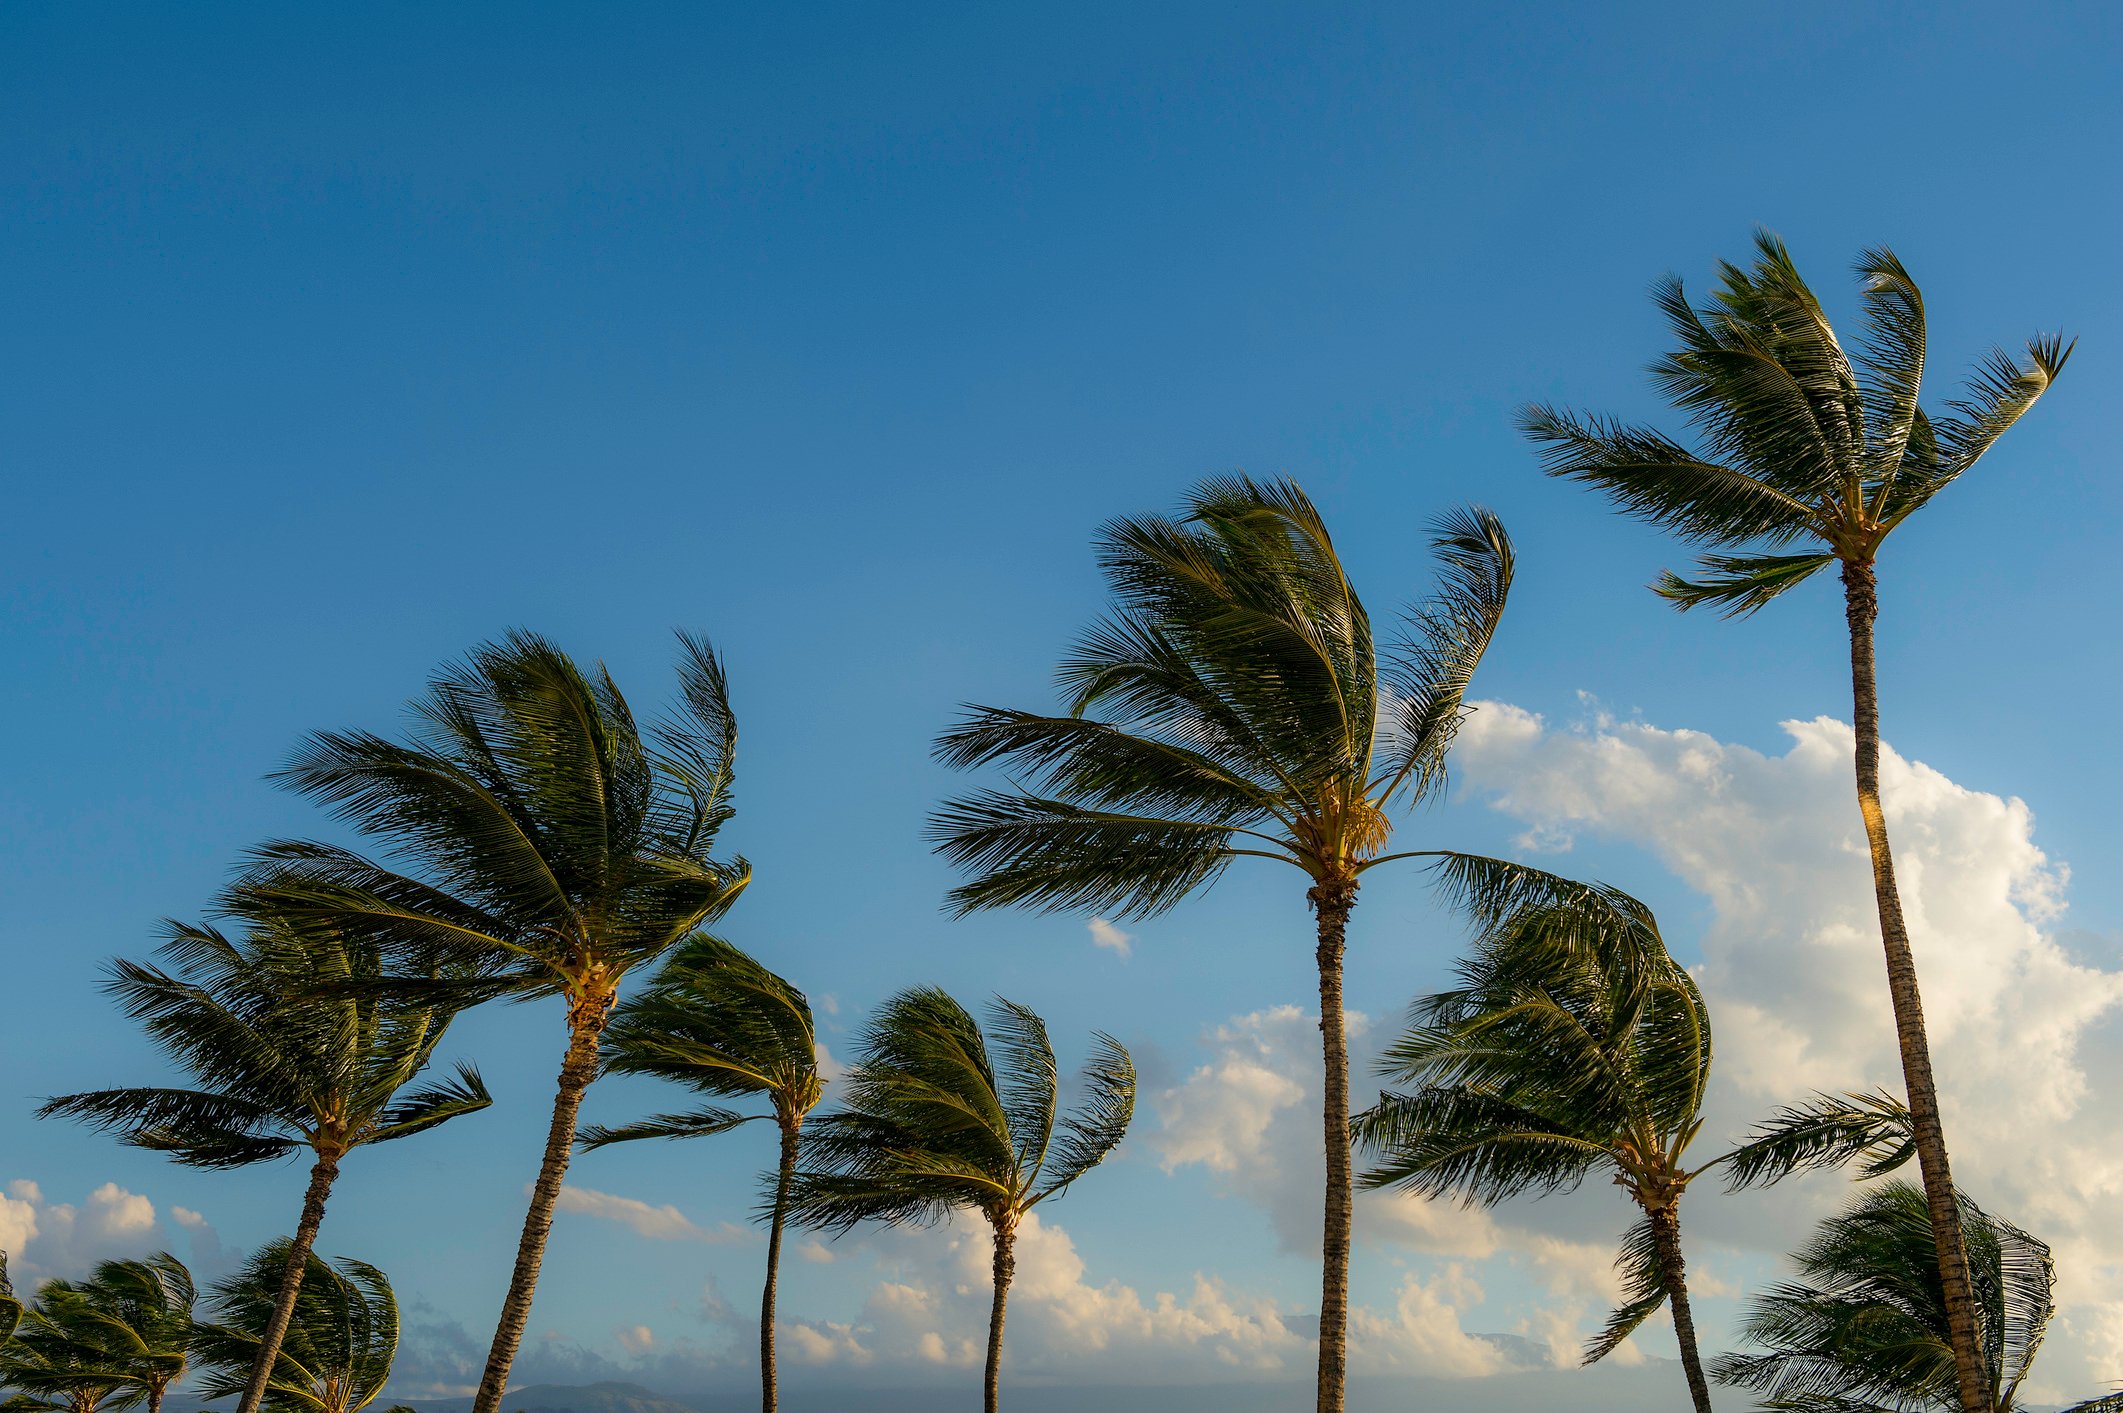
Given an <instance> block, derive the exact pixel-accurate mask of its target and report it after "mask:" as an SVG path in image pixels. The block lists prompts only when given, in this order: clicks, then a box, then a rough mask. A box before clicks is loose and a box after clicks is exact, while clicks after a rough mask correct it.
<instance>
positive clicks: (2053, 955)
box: [1458, 703, 2123, 1397]
mask: <svg viewBox="0 0 2123 1413" xmlns="http://www.w3.org/2000/svg"><path fill="white" fill-rule="evenodd" d="M1784 731H1785V732H1786V734H1787V736H1788V737H1789V738H1790V742H1791V744H1790V747H1789V748H1788V749H1787V750H1786V751H1785V752H1784V753H1783V754H1781V755H1770V754H1764V753H1762V752H1758V751H1754V750H1750V749H1748V748H1746V747H1743V746H1737V745H1733V744H1729V743H1726V742H1722V741H1719V740H1716V739H1715V738H1713V737H1710V736H1707V735H1704V734H1703V733H1700V732H1694V731H1685V730H1666V729H1662V728H1659V727H1656V726H1651V725H1646V724H1643V723H1640V722H1616V721H1613V720H1610V719H1607V718H1604V717H1601V716H1598V715H1594V716H1593V717H1592V718H1591V719H1590V720H1588V721H1586V722H1584V723H1581V724H1577V725H1572V726H1566V727H1562V728H1558V727H1555V726H1552V725H1550V724H1549V723H1548V722H1546V721H1544V720H1543V719H1542V718H1540V717H1538V716H1536V715H1534V714H1532V713H1530V712H1526V711H1523V710H1520V709H1518V708H1515V707H1511V706H1508V705H1502V704H1496V703H1487V704H1484V705H1483V708H1482V709H1481V710H1479V711H1477V712H1476V713H1475V714H1474V715H1473V716H1472V717H1471V718H1470V719H1469V721H1468V723H1467V725H1466V727H1465V729H1464V730H1463V731H1462V732H1461V735H1460V737H1459V750H1458V765H1459V769H1460V772H1461V778H1462V780H1463V781H1464V782H1465V786H1466V790H1467V791H1468V793H1469V794H1471V795H1472V796H1474V797H1476V798H1478V799H1483V800H1486V801H1487V802H1488V803H1489V804H1491V805H1492V806H1494V807H1495V808H1496V809H1498V810H1500V811H1502V812H1504V813H1505V814H1507V815H1509V816H1510V817H1511V818H1513V819H1514V820H1516V821H1518V822H1520V823H1522V824H1524V825H1525V827H1526V831H1527V832H1526V834H1525V835H1524V836H1522V838H1521V841H1520V842H1521V845H1522V847H1526V848H1529V849H1532V848H1546V849H1549V850H1555V849H1561V848H1567V847H1568V846H1569V845H1570V844H1571V843H1572V842H1573V841H1574V840H1575V839H1576V838H1578V837H1580V836H1584V837H1591V838H1597V839H1602V840H1607V841H1615V842H1622V843H1626V844H1632V845H1636V846H1639V847H1641V848H1644V849H1646V850H1648V851H1649V852H1650V853H1652V854H1653V855H1654V856H1655V857H1656V858H1657V859H1658V860H1659V861H1660V862H1661V863H1663V864H1664V865H1665V867H1666V868H1668V869H1670V870H1671V871H1672V872H1673V873H1674V874H1675V875H1677V876H1678V877H1679V878H1680V879H1681V880H1682V881H1683V882H1685V883H1686V884H1687V885H1688V886H1689V887H1691V888H1692V889H1694V890H1695V891H1697V892H1698V893H1700V894H1702V895H1703V896H1704V897H1705V898H1707V899H1708V901H1709V903H1710V915H1709V920H1708V923H1707V926H1706V927H1705V929H1704V931H1703V933H1702V936H1701V952H1702V963H1701V967H1700V973H1699V974H1700V977H1701V980H1702V984H1703V987H1704V991H1705V993H1706V995H1707V997H1708V998H1709V1000H1710V1003H1711V1006H1712V1008H1713V1010H1712V1013H1713V1017H1714V1019H1715V1022H1716V1025H1717V1033H1718V1066H1717V1071H1716V1074H1715V1077H1714V1089H1713V1093H1712V1095H1711V1099H1710V1111H1711V1118H1710V1128H1711V1130H1712V1131H1713V1132H1715V1131H1718V1130H1720V1129H1722V1130H1723V1131H1725V1132H1728V1133H1736V1132H1738V1131H1740V1130H1742V1129H1744V1128H1745V1127H1746V1126H1747V1124H1749V1123H1751V1122H1752V1121H1753V1120H1754V1119H1756V1118H1759V1117H1760V1115H1761V1114H1762V1113H1763V1112H1765V1111H1766V1110H1767V1109H1768V1108H1770V1107H1771V1106H1773V1105H1774V1104H1776V1103H1779V1102H1783V1101H1788V1100H1791V1099H1795V1098H1798V1097H1800V1096H1801V1095H1803V1094H1804V1093H1806V1092H1807V1091H1809V1090H1813V1089H1831V1090H1844V1089H1856V1088H1864V1087H1871V1086H1876V1085H1884V1086H1887V1087H1889V1088H1891V1089H1894V1090H1896V1091H1899V1089H1900V1087H1901V1072H1900V1066H1899V1062H1898V1058H1897V1053H1896V1050H1895V1044H1894V1032H1893V1028H1892V1024H1891V1019H1890V1011H1889V1006H1888V1000H1887V994H1886V987H1885V985H1884V975H1883V969H1882V962H1881V958H1880V945H1879V934H1878V927H1877V921H1876V918H1875V914H1874V911H1873V901H1872V893H1871V877H1870V873H1869V870H1868V867H1867V856H1866V847H1865V840H1864V836H1863V832H1862V829H1861V826H1860V823H1859V819H1858V813H1857V808H1856V802H1855V800H1854V799H1853V797H1852V788H1851V756H1852V738H1851V732H1850V728H1849V727H1848V726H1846V725H1844V724H1843V723H1841V722H1837V721H1834V720H1830V719H1827V718H1819V719H1815V720H1812V721H1792V722H1786V723H1784ZM1881 774H1882V790H1883V795H1884V802H1885V807H1886V810H1887V815H1888V820H1889V824H1890V827H1891V829H1892V831H1893V836H1894V840H1895V849H1896V865H1897V871H1898V874H1899V877H1900V882H1901V887H1902V897H1903V903H1904V907H1905V909H1906V911H1907V913H1908V917H1909V923H1910V929H1911V933H1912V937H1913V940H1914V943H1915V947H1916V951H1917V959H1918V965H1919V969H1920V972H1921V977H1922V982H1923V986H1924V1001H1925V1011H1926V1017H1927V1020H1928V1023H1929V1027H1930V1033H1931V1039H1932V1046H1933V1055H1934V1060H1935V1065H1936V1069H1937V1072H1938V1075H1939V1079H1940V1083H1941V1087H1942V1105H1943V1107H1944V1110H1945V1118H1946V1122H1947V1129H1948V1135H1949V1138H1950V1139H1951V1141H1952V1143H1953V1148H1954V1154H1955V1177H1956V1178H1957V1180H1958V1181H1959V1182H1960V1183H1961V1185H1962V1186H1964V1187H1965V1188H1967V1189H1968V1190H1969V1191H1970V1192H1972V1193H1973V1194H1974V1195H1975V1196H1976V1197H1977V1198H1978V1199H1979V1200H1981V1201H1983V1202H1984V1203H1985V1204H1986V1205H1989V1206H1991V1207H1993V1208H1995V1209H1996V1210H1997V1211H1998V1212H2000V1213H2001V1214H2003V1215H2006V1216H2009V1217H2010V1218H2012V1219H2013V1220H2015V1221H2017V1222H2019V1223H2021V1224H2022V1225H2024V1226H2026V1227H2028V1228H2029V1229H2030V1230H2032V1231H2034V1232H2036V1233H2037V1234H2038V1235H2041V1236H2043V1237H2045V1238H2046V1239H2047V1240H2049V1241H2050V1242H2051V1243H2052V1245H2054V1246H2055V1247H2056V1250H2057V1255H2058V1266H2059V1279H2058V1296H2059V1304H2060V1306H2061V1313H2060V1315H2059V1317H2058V1319H2057V1321H2056V1323H2055V1325H2053V1326H2052V1332H2051V1336H2050V1340H2049V1343H2048V1344H2047V1345H2046V1346H2045V1348H2044V1353H2043V1357H2042V1361H2041V1364H2040V1365H2039V1366H2038V1378H2039V1383H2040V1384H2041V1388H2040V1390H2039V1393H2040V1394H2042V1395H2044V1396H2058V1397H2084V1396H2087V1395H2088V1394H2090V1393H2092V1392H2094V1391H2096V1390H2097V1389H2099V1388H2101V1387H2105V1386H2106V1385H2108V1384H2110V1383H2113V1382H2114V1381H2116V1380H2118V1379H2123V1223H2118V1222H2117V1221H2116V1220H2115V1214H2116V1213H2117V1212H2118V1211H2119V1210H2123V1092H2119V1091H2118V1089H2117V1087H2116V1086H2115V1085H2113V1084H2112V1083H2108V1084H2104V1083H2101V1082H2100V1081H2102V1080H2105V1079H2106V1078H2107V1076H2109V1075H2112V1074H2114V1073H2115V1072H2116V1071H2117V1069H2118V1067H2119V1064H2123V1034H2119V1033H2118V1028H2117V1027H2115V1026H2114V1025H2112V1024H2108V1023H2107V1022H2109V1021H2110V1020H2111V1018H2112V1017H2114V1015H2115V1014H2116V1012H2117V1010H2118V1007H2119V1003H2123V973H2118V972H2115V971H2110V970H2105V969H2103V968H2101V967H2098V966H2094V965H2090V964H2089V963H2088V962H2086V961H2085V960H2082V959H2080V958H2077V957H2075V956H2073V955H2072V954H2071V953H2070V952H2069V951H2068V950H2067V949H2066V948H2065V947H2064V946H2062V945H2061V944H2060V943H2059V941H2058V939H2057V937H2056V935H2055V934H2054V932H2053V930H2052V927H2053V924H2054V923H2055V921H2056V919H2057V918H2058V916H2059V915H2060V913H2061V912H2062V910H2063V907H2064V897H2065V891H2066V885H2067V883H2068V881H2069V875H2068V872H2067V871H2066V869H2065V868H2064V867H2063V866H2062V865H2061V864H2058V863H2056V862H2054V861H2052V860H2051V859H2049V858H2048V856H2047V855H2046V854H2045V853H2044V852H2043V851H2042V849H2041V848H2040V847H2038V846H2037V845H2036V843H2035V839H2034V815H2033V812H2032V811H2031V810H2030V809H2029V808H2028V806H2027V805H2026V804H2025V803H2024V802H2023V801H2020V800H2018V799H2009V798H2003V797H2000V796H1997V795H1993V794H1987V793H1984V792H1982V791H1976V790H1970V789H1968V788H1966V787H1964V786H1961V785H1958V784H1956V783H1955V782H1954V781H1952V780H1951V779H1949V778H1948V777H1947V776H1945V775H1944V774H1942V773H1941V772H1939V771H1937V770H1935V769H1932V768H1931V767H1929V766H1926V765H1923V764H1921V763H1919V762H1914V761H1909V760H1906V759H1904V758H1903V757H1901V756H1899V755H1897V754H1896V753H1895V752H1893V751H1892V750H1887V751H1884V752H1883V759H1882V763H1881ZM1610 881H1613V882H1617V883H1621V884H1623V885H1624V886H1627V885H1628V884H1629V883H1630V882H1631V880H1629V879H1621V878H1617V879H1612V880H1610ZM1677 921H1678V920H1676V919H1668V924H1669V927H1668V930H1669V934H1671V933H1672V932H1673V931H1674V930H1675V927H1674V924H1675V923H1676V922H1677ZM1682 940H1683V939H1680V938H1676V939H1675V941H1676V943H1677V945H1678V944H1679V943H1680V942H1681V941H1682ZM1846 1197H1847V1190H1846V1189H1845V1188H1844V1187H1843V1186H1842V1184H1841V1183H1840V1181H1838V1180H1836V1179H1833V1178H1823V1179H1820V1180H1817V1181H1814V1182H1811V1183H1806V1184H1800V1185H1798V1186H1797V1187H1796V1188H1794V1189H1793V1190H1792V1191H1791V1192H1779V1193H1777V1194H1774V1195H1773V1196H1771V1197H1767V1198H1761V1199H1754V1198H1748V1199H1739V1200H1734V1201H1726V1202H1716V1203H1707V1204H1705V1214H1706V1215H1707V1216H1708V1217H1709V1218H1710V1220H1711V1222H1712V1223H1713V1228H1712V1229H1713V1230H1714V1231H1715V1232H1716V1233H1718V1234H1720V1235H1722V1236H1724V1237H1725V1238H1727V1239H1729V1240H1732V1241H1734V1242H1736V1243H1739V1244H1742V1245H1747V1246H1753V1247H1756V1248H1758V1249H1765V1250H1770V1251H1781V1250H1786V1249H1788V1248H1789V1247H1790V1246H1791V1245H1793V1244H1794V1243H1795V1242H1796V1241H1797V1240H1798V1239H1799V1237H1800V1236H1801V1235H1802V1234H1803V1232H1804V1231H1805V1230H1806V1229H1807V1228H1808V1227H1809V1226H1810V1225H1811V1223H1812V1222H1813V1221H1814V1220H1815V1219H1817V1218H1818V1217H1819V1216H1820V1215H1821V1214H1822V1213H1823V1212H1825V1211H1827V1210H1829V1209H1830V1208H1832V1207H1834V1206H1835V1205H1837V1204H1839V1203H1840V1202H1841V1201H1843V1200H1845V1198H1846Z"/></svg>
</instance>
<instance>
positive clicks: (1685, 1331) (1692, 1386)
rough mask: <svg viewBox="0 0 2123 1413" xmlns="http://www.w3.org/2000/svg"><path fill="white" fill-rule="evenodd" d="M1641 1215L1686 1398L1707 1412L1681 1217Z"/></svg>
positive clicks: (1699, 1412) (1698, 1411)
mask: <svg viewBox="0 0 2123 1413" xmlns="http://www.w3.org/2000/svg"><path fill="white" fill-rule="evenodd" d="M1645 1215H1646V1216H1648V1217H1650V1218H1651V1238H1652V1240H1653V1241H1654V1242H1656V1243H1657V1244H1658V1249H1659V1278H1660V1279H1661V1280H1663V1281H1664V1282H1665V1283H1666V1303H1667V1304H1668V1305H1670V1306H1672V1307H1673V1333H1674V1335H1675V1337H1676V1338H1678V1339H1679V1340H1680V1342H1681V1369H1682V1370H1683V1372H1685V1373H1686V1374H1687V1375H1688V1396H1689V1398H1691V1399H1692V1400H1694V1402H1695V1413H1710V1382H1709V1380H1707V1379H1705V1378H1704V1377H1703V1356H1702V1355H1701V1354H1700V1353H1699V1352H1698V1351H1697V1349H1696V1343H1695V1311H1694V1310H1693V1309H1692V1308H1691V1307H1690V1306H1689V1304H1688V1266H1687V1263H1686V1262H1684V1261H1683V1260H1682V1259H1681V1214H1680V1213H1679V1212H1678V1211H1676V1210H1674V1209H1673V1208H1672V1207H1661V1208H1659V1209H1658V1210H1657V1211H1651V1212H1646V1213H1645Z"/></svg>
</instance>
